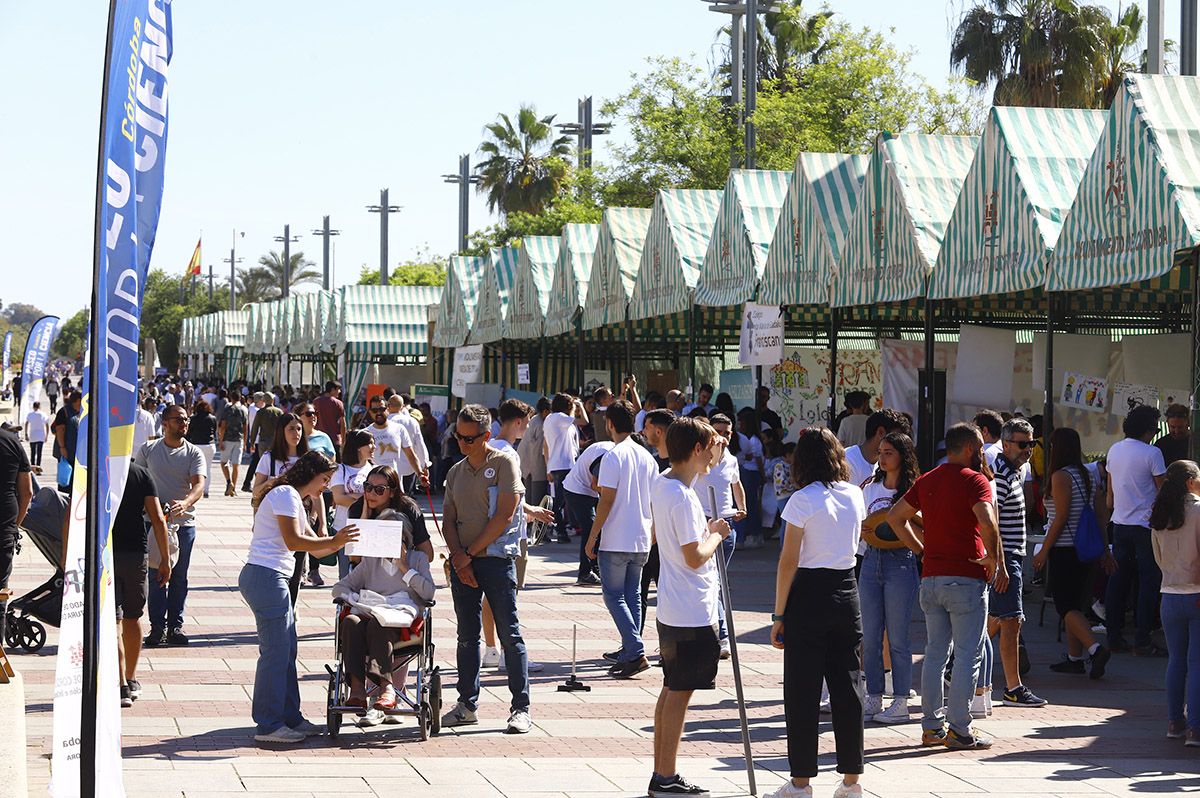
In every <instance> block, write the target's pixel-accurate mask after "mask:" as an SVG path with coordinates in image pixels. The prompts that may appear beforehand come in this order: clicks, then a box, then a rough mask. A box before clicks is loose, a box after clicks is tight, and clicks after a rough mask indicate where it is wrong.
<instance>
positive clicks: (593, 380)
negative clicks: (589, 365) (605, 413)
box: [583, 369, 608, 396]
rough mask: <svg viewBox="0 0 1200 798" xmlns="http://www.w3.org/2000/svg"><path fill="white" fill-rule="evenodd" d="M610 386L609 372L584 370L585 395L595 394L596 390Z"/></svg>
mask: <svg viewBox="0 0 1200 798" xmlns="http://www.w3.org/2000/svg"><path fill="white" fill-rule="evenodd" d="M603 385H608V371H607V370H605V369H584V370H583V393H584V395H585V396H586V395H587V394H589V393H595V391H596V389H597V388H599V387H601V386H603Z"/></svg>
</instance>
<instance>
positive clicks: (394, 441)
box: [366, 423, 413, 477]
mask: <svg viewBox="0 0 1200 798" xmlns="http://www.w3.org/2000/svg"><path fill="white" fill-rule="evenodd" d="M366 430H367V432H369V433H371V437H372V438H374V439H375V461H376V462H377V463H378V464H379V465H390V466H391V467H392V468H394V469H396V473H397V474H399V475H400V476H402V477H406V476H408V475H409V474H411V473H413V468H412V464H411V463H409V462H408V456H407V455H405V454H404V450H405V449H411V448H412V445H413V442H412V438H410V437H409V435H408V430H406V429H405V428H404V427H402V426H400V425H399V424H392V423H389V424H388V425H387V426H385V427H383V428H382V429H381V428H380V427H378V426H376V425H375V424H372V425H370V426H369V427H367V428H366Z"/></svg>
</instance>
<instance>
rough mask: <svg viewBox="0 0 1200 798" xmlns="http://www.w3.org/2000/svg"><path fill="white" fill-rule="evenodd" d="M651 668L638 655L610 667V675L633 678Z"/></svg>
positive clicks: (615, 677) (647, 661)
mask: <svg viewBox="0 0 1200 798" xmlns="http://www.w3.org/2000/svg"><path fill="white" fill-rule="evenodd" d="M649 669H650V661H649V660H647V659H646V658H645V657H638V658H637V659H635V660H631V661H629V662H618V663H617V664H616V665H613V666H612V667H611V668H609V669H608V675H609V676H611V677H613V678H614V679H632V678H633V677H634V676H636V675H638V674H639V673H641V672H642V671H644V670H649ZM664 794H665V795H691V794H692V793H664Z"/></svg>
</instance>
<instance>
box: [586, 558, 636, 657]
mask: <svg viewBox="0 0 1200 798" xmlns="http://www.w3.org/2000/svg"><path fill="white" fill-rule="evenodd" d="M597 554H598V555H599V556H598V557H597V558H596V559H597V560H598V561H599V563H600V591H601V592H602V593H603V594H604V606H606V607H608V613H609V615H612V618H613V622H614V623H615V624H616V625H617V631H618V632H620V634H621V654H620V656H619V657H618V658H617V661H618V662H635V661H637V660H639V659H641V658H642V657H644V656H645V655H646V649H645V647H644V646H643V645H642V635H641V633H640V632H639V631H638V630H639V629H641V627H642V566H643V565H645V564H646V559H647V557H649V552H645V551H601V552H597Z"/></svg>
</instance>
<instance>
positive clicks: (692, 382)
mask: <svg viewBox="0 0 1200 798" xmlns="http://www.w3.org/2000/svg"><path fill="white" fill-rule="evenodd" d="M695 315H696V306H695V305H693V304H692V302H691V300H690V299H689V300H688V308H687V316H686V317H685V318H686V320H687V322H686V329H687V340H688V385H689V386H691V389H692V390H691V391H690V394H689V396H688V397H687V400H688V402H689V403H690V402H694V401H695V399H694V398H693V397H695V396H696V393H697V391H698V390H699V389H698V387H697V385H696V323H695Z"/></svg>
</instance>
